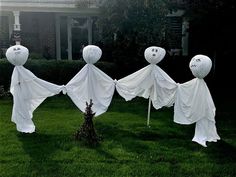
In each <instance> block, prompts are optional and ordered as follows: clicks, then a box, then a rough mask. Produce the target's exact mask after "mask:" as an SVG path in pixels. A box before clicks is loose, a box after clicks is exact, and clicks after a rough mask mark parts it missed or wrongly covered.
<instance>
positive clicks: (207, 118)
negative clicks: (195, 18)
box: [174, 55, 220, 147]
mask: <svg viewBox="0 0 236 177" xmlns="http://www.w3.org/2000/svg"><path fill="white" fill-rule="evenodd" d="M189 67H190V70H191V71H192V73H193V75H194V76H195V77H196V78H194V79H192V80H190V81H188V82H185V83H183V84H179V85H178V89H177V92H176V100H175V105H174V122H176V123H178V124H186V125H188V124H193V123H196V126H195V135H194V137H193V139H192V141H194V142H197V143H199V144H200V145H202V146H204V147H207V145H206V142H207V141H208V142H216V141H217V140H220V137H219V135H218V134H217V130H216V126H215V123H216V122H215V111H216V108H215V105H214V102H213V100H212V97H211V94H210V91H209V89H208V87H207V85H206V83H205V81H204V79H203V78H204V77H205V76H207V74H208V73H209V72H210V70H211V67H212V62H211V59H210V58H209V57H207V56H204V55H196V56H194V57H193V58H192V59H191V61H190V64H189Z"/></svg>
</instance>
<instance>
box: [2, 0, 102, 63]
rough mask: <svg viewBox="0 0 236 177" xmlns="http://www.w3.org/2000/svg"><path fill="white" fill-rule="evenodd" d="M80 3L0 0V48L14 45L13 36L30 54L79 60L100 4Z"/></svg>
mask: <svg viewBox="0 0 236 177" xmlns="http://www.w3.org/2000/svg"><path fill="white" fill-rule="evenodd" d="M84 2H85V1H80V0H66V1H64V0H0V48H3V49H4V48H8V47H9V45H12V43H13V44H14V41H11V40H12V38H13V37H14V38H15V40H19V41H20V40H21V41H22V42H21V44H22V45H25V46H27V48H29V50H30V51H31V53H33V54H39V53H40V54H42V55H43V57H45V58H56V59H58V60H60V59H65V58H67V59H69V60H72V59H79V57H80V55H81V54H80V51H81V48H82V47H83V46H84V45H87V44H91V43H92V41H93V37H95V35H94V34H95V33H96V32H95V31H96V29H93V27H94V21H95V20H96V17H97V14H98V13H99V10H98V5H99V3H100V2H99V1H98V0H89V1H88V2H89V3H84ZM19 37H20V38H19ZM16 38H19V39H16Z"/></svg>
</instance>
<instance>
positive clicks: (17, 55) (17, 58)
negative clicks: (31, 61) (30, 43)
mask: <svg viewBox="0 0 236 177" xmlns="http://www.w3.org/2000/svg"><path fill="white" fill-rule="evenodd" d="M28 56H29V50H28V49H27V48H26V47H24V46H22V45H14V46H12V47H10V48H8V49H7V51H6V57H7V60H8V61H9V62H10V63H11V64H13V65H15V66H21V65H24V64H25V62H26V61H27V59H28Z"/></svg>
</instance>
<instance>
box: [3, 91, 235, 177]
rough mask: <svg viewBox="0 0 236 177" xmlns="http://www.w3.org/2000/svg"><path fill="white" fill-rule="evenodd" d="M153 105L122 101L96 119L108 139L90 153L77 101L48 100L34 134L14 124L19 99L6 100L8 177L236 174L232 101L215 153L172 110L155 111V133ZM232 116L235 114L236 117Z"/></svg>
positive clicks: (5, 176) (208, 176) (222, 110)
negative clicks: (79, 135) (79, 133)
mask: <svg viewBox="0 0 236 177" xmlns="http://www.w3.org/2000/svg"><path fill="white" fill-rule="evenodd" d="M225 99H226V98H224V100H225ZM225 103H227V102H225ZM147 105H148V100H145V99H142V98H138V99H134V100H132V101H130V102H126V101H125V100H124V99H122V98H118V97H115V98H114V99H113V101H112V104H111V106H110V107H109V109H108V112H106V113H105V114H103V115H101V116H99V117H97V118H96V119H95V120H94V124H95V126H96V129H97V130H98V132H100V133H101V134H102V135H103V136H104V140H103V141H102V142H101V143H100V145H99V146H97V147H96V148H90V147H88V146H85V145H84V144H83V143H81V142H79V141H75V140H74V137H73V136H72V134H73V133H74V132H75V131H76V130H77V128H78V125H82V123H83V114H82V113H81V112H80V111H79V110H78V108H77V107H76V106H75V105H74V104H73V102H72V101H71V100H70V99H69V97H67V96H64V95H60V96H56V97H51V98H48V99H46V100H45V102H43V104H42V105H40V107H39V108H38V109H36V110H35V112H34V117H33V121H34V123H35V125H36V133H33V134H22V133H19V132H17V131H16V127H15V125H14V123H13V122H11V121H10V119H11V113H12V100H11V99H4V100H0V127H1V130H0V142H1V145H0V176H1V177H16V176H17V177H152V176H153V177H173V176H175V177H190V176H191V177H213V176H214V177H235V176H236V171H235V163H236V153H235V152H236V134H235V132H236V131H235V123H236V122H235V121H236V120H235V111H234V110H235V109H234V105H233V104H232V103H228V104H222V107H218V109H217V110H218V111H220V112H218V113H219V114H218V115H219V116H218V117H217V119H216V120H217V127H218V133H219V135H220V136H221V138H222V140H221V141H219V142H212V143H208V147H207V148H205V147H202V146H200V145H198V144H196V143H194V142H192V141H191V138H192V136H193V133H194V125H190V126H184V125H178V124H175V123H174V122H173V109H172V108H170V109H169V108H168V109H161V110H158V111H156V110H154V109H152V112H151V127H150V128H147V127H146V115H147ZM228 105H231V107H230V109H229V106H228ZM225 108H227V112H225ZM232 111H234V115H233V114H230V113H231V112H232Z"/></svg>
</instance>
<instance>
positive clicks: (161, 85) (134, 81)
mask: <svg viewBox="0 0 236 177" xmlns="http://www.w3.org/2000/svg"><path fill="white" fill-rule="evenodd" d="M176 89H177V84H176V83H175V81H174V80H172V79H171V78H170V77H169V76H168V75H167V74H166V73H165V72H164V71H163V70H162V69H161V68H160V67H159V66H157V65H155V64H149V65H148V66H146V67H144V68H142V69H140V70H138V71H136V72H135V73H133V74H131V75H128V76H126V77H124V78H122V79H120V80H118V81H117V83H116V90H117V92H118V93H119V94H120V95H121V96H122V97H123V98H124V99H125V100H126V101H128V100H131V99H133V98H134V97H136V96H140V97H144V98H150V99H151V101H152V105H153V106H154V108H155V109H159V108H161V107H163V106H167V107H170V106H172V105H173V103H174V98H175V92H176Z"/></svg>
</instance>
